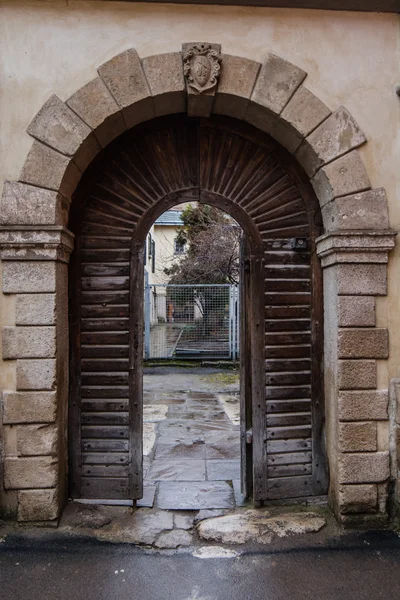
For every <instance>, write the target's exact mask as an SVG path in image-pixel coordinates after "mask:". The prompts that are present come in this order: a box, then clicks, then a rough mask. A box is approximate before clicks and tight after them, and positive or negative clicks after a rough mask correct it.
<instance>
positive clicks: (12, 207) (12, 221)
mask: <svg viewBox="0 0 400 600" xmlns="http://www.w3.org/2000/svg"><path fill="white" fill-rule="evenodd" d="M68 212H69V202H68V201H67V200H66V199H65V198H64V197H63V196H62V195H61V194H59V193H57V192H55V191H52V190H47V189H44V188H38V187H36V186H32V185H27V184H25V183H20V182H16V181H6V182H5V184H4V188H3V196H2V199H1V212H0V223H1V224H2V225H64V224H66V223H67V221H68Z"/></svg>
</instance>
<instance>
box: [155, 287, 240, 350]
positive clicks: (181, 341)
mask: <svg viewBox="0 0 400 600" xmlns="http://www.w3.org/2000/svg"><path fill="white" fill-rule="evenodd" d="M144 294H145V295H144V315H145V328H144V329H145V340H144V342H145V343H144V354H145V358H146V359H154V358H162V359H168V358H170V359H185V358H186V359H207V358H208V359H221V358H223V359H227V360H236V359H237V358H238V356H239V286H238V285H229V284H226V285H223V284H221V285H205V284H202V285H152V284H146V285H145V293H144Z"/></svg>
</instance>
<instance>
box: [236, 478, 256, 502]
mask: <svg viewBox="0 0 400 600" xmlns="http://www.w3.org/2000/svg"><path fill="white" fill-rule="evenodd" d="M232 485H233V493H234V494H235V504H236V506H251V504H252V501H251V499H249V498H246V496H244V495H243V494H242V490H241V482H240V479H234V480H233V481H232Z"/></svg>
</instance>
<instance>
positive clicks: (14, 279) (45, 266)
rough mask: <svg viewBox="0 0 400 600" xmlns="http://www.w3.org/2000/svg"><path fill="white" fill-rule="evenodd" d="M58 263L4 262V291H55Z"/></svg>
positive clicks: (6, 292) (15, 292) (10, 292)
mask: <svg viewBox="0 0 400 600" xmlns="http://www.w3.org/2000/svg"><path fill="white" fill-rule="evenodd" d="M55 290H56V263H55V262H54V261H23V262H22V261H21V262H18V261H6V262H4V264H3V292H4V293H5V294H23V293H30V292H33V293H40V292H54V291H55Z"/></svg>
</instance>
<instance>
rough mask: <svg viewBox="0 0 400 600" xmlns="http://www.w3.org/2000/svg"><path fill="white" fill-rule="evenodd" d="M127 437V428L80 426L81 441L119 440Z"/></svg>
mask: <svg viewBox="0 0 400 600" xmlns="http://www.w3.org/2000/svg"><path fill="white" fill-rule="evenodd" d="M128 437H129V430H128V427H123V426H117V425H116V426H113V425H98V426H96V425H85V426H84V427H83V426H82V439H85V440H88V439H89V438H90V439H104V438H105V439H110V440H111V439H119V440H125V439H128Z"/></svg>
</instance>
